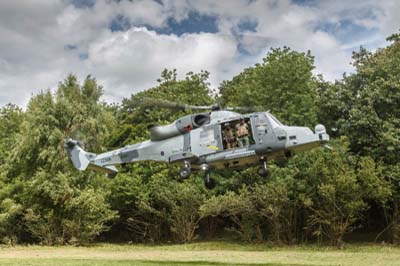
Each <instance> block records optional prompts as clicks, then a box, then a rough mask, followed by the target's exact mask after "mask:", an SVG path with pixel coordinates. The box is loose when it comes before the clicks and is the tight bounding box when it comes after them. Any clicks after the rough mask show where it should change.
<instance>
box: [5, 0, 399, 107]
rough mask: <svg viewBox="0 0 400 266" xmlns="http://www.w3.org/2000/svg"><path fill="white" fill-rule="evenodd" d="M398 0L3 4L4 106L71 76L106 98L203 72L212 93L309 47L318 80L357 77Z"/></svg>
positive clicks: (42, 0) (39, 0)
mask: <svg viewBox="0 0 400 266" xmlns="http://www.w3.org/2000/svg"><path fill="white" fill-rule="evenodd" d="M399 14H400V1H397V0H385V1H376V0H340V1H328V0H325V1H324V0H323V1H318V0H237V1H234V0H220V1H216V0H202V1H196V0H144V1H141V0H133V1H127V0H120V1H116V0H18V1H14V0H1V1H0V36H1V37H0V106H2V105H4V104H6V103H8V102H12V103H16V104H18V105H20V106H22V107H24V106H26V103H27V101H28V100H29V98H30V97H31V95H32V94H35V93H37V92H38V91H40V90H45V89H54V88H55V87H56V86H57V84H58V82H59V81H61V80H63V79H64V78H65V77H66V76H67V75H68V74H69V73H73V74H76V75H78V77H79V78H80V79H81V80H82V79H83V78H84V77H85V76H87V75H88V74H92V76H94V77H96V78H97V80H98V81H99V82H100V83H101V84H102V85H103V86H104V92H105V95H104V100H106V101H109V102H117V101H120V100H121V99H122V98H123V97H129V96H130V94H132V93H134V92H137V91H140V90H143V89H146V88H149V87H152V86H154V85H155V84H156V79H157V78H158V77H159V76H160V73H161V71H162V69H163V68H171V69H172V68H176V69H178V72H179V74H181V75H184V74H185V73H186V72H188V71H195V72H197V71H200V70H201V69H206V70H208V71H210V72H211V76H210V82H211V84H212V86H213V87H218V84H219V83H220V82H221V81H222V80H224V79H230V78H232V76H234V75H235V74H238V73H239V72H240V71H241V70H242V69H243V68H245V67H248V66H252V65H254V64H255V63H257V62H260V61H261V58H263V57H264V56H265V55H266V53H267V51H268V50H269V49H270V48H271V47H279V46H284V45H286V46H290V47H291V48H292V49H295V50H299V51H307V50H311V52H312V54H313V55H314V56H315V64H316V69H315V73H322V74H323V75H324V77H325V78H326V79H328V80H331V81H333V80H335V79H338V78H340V77H341V76H342V74H343V72H351V71H352V68H351V66H350V64H349V63H350V61H351V52H352V51H353V50H357V49H358V48H359V47H360V45H363V46H365V47H367V48H368V49H369V50H374V49H376V48H377V47H384V46H386V45H387V43H386V42H385V38H386V37H387V36H388V35H390V34H391V33H394V32H397V31H398V29H399V28H400V16H399Z"/></svg>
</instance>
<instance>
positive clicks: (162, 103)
mask: <svg viewBox="0 0 400 266" xmlns="http://www.w3.org/2000/svg"><path fill="white" fill-rule="evenodd" d="M135 104H137V105H139V106H141V107H149V108H168V109H179V110H210V109H212V107H213V106H211V105H210V106H207V105H203V106H202V105H200V106H198V105H189V104H180V103H176V102H170V101H167V100H162V99H154V98H148V97H142V98H138V99H137V100H136V101H135Z"/></svg>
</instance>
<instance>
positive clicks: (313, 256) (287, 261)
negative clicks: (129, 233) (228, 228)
mask: <svg viewBox="0 0 400 266" xmlns="http://www.w3.org/2000/svg"><path fill="white" fill-rule="evenodd" d="M0 265H1V266H17V265H18V266H22V265H32V266H39V265H40V266H42V265H43V266H59V265H68V266H72V265H78V266H97V265H99V266H106V265H107V266H108V265H110V266H117V265H118V266H125V265H139V266H155V265H181V266H190V265H197V266H205V265H217V266H218V265H221V266H223V265H243V266H248V265H271V266H272V265H274V266H275V265H276V266H278V265H279V266H282V265H321V266H322V265H362V266H369V265H400V247H393V246H387V245H354V244H352V245H347V246H346V247H345V248H344V249H341V250H338V249H336V248H333V247H320V246H291V247H270V246H268V245H262V244H235V243H227V242H206V243H195V244H187V245H158V246H146V245H110V244H98V245H94V246H91V247H42V246H17V247H1V248H0Z"/></svg>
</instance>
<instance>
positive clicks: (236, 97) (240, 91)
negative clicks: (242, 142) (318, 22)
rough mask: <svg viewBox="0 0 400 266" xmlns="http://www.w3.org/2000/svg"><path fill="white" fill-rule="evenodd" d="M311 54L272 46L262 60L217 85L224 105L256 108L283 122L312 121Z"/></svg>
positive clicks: (314, 81) (314, 106)
mask: <svg viewBox="0 0 400 266" xmlns="http://www.w3.org/2000/svg"><path fill="white" fill-rule="evenodd" d="M313 69H314V57H313V56H311V53H310V52H307V53H300V52H296V51H292V50H291V49H290V48H288V47H284V48H282V49H281V48H273V49H271V51H270V52H269V53H268V54H267V56H266V57H265V58H264V59H263V63H261V64H256V65H255V66H254V67H250V68H247V69H245V70H244V71H243V72H242V73H240V74H239V75H237V76H235V77H234V78H233V79H232V80H231V81H224V82H223V83H222V84H221V87H220V94H221V101H223V102H224V103H226V104H227V105H233V106H248V107H253V106H256V107H259V109H263V110H271V112H272V113H274V114H276V116H277V117H278V118H280V119H282V121H283V122H285V123H287V124H294V125H299V126H303V125H306V126H312V127H313V126H314V125H315V123H316V104H315V100H316V85H317V83H316V78H315V77H314V76H313V74H312V70H313Z"/></svg>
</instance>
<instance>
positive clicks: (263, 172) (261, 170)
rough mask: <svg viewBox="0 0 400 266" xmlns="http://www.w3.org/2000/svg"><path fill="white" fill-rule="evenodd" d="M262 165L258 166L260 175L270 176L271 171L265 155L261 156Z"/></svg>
mask: <svg viewBox="0 0 400 266" xmlns="http://www.w3.org/2000/svg"><path fill="white" fill-rule="evenodd" d="M260 163H261V165H260V167H259V168H258V175H259V176H261V177H268V176H269V171H268V167H267V159H266V158H265V157H261V159H260Z"/></svg>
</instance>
